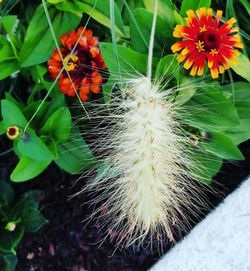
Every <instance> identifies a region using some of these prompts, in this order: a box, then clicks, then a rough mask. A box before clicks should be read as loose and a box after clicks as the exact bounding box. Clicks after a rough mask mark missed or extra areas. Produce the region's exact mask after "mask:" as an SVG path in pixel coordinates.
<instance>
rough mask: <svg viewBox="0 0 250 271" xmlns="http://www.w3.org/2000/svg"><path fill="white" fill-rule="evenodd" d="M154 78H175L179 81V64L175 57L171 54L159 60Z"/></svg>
mask: <svg viewBox="0 0 250 271" xmlns="http://www.w3.org/2000/svg"><path fill="white" fill-rule="evenodd" d="M155 76H156V78H159V79H162V78H163V77H165V76H167V77H169V78H171V77H175V78H176V80H177V81H179V63H178V62H177V60H176V56H175V55H173V54H171V55H166V56H164V57H163V58H161V60H160V62H159V63H158V65H157V68H156V73H155Z"/></svg>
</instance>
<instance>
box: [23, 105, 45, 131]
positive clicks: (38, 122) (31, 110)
mask: <svg viewBox="0 0 250 271" xmlns="http://www.w3.org/2000/svg"><path fill="white" fill-rule="evenodd" d="M41 102H42V100H38V101H35V102H32V103H30V104H29V105H28V106H26V107H25V108H24V109H23V114H24V115H25V117H26V119H31V118H32V117H33V115H34V114H35V112H36V110H37V108H38V107H39V105H40V104H41ZM49 106H50V103H48V102H46V101H45V102H44V104H43V106H42V107H41V108H40V110H39V111H38V112H37V113H36V115H35V117H34V118H33V120H32V126H33V127H36V128H37V129H39V128H40V127H41V126H42V124H43V119H44V117H45V115H46V114H47V112H48V108H49Z"/></svg>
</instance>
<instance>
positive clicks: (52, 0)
mask: <svg viewBox="0 0 250 271" xmlns="http://www.w3.org/2000/svg"><path fill="white" fill-rule="evenodd" d="M47 2H48V3H51V4H58V3H61V2H65V0H47Z"/></svg>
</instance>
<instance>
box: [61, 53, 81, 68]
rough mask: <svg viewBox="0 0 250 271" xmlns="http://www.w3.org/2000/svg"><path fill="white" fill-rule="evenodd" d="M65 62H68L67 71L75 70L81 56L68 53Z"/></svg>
mask: <svg viewBox="0 0 250 271" xmlns="http://www.w3.org/2000/svg"><path fill="white" fill-rule="evenodd" d="M63 62H64V64H66V69H67V71H73V70H74V69H75V68H76V67H77V65H78V63H79V58H78V56H76V55H70V54H68V55H67V56H65V58H64V59H63Z"/></svg>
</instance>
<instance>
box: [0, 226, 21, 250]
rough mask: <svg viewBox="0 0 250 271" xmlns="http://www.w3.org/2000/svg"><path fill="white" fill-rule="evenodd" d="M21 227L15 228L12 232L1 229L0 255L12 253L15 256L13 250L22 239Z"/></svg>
mask: <svg viewBox="0 0 250 271" xmlns="http://www.w3.org/2000/svg"><path fill="white" fill-rule="evenodd" d="M23 234H24V229H23V227H16V229H15V230H14V231H11V232H10V231H7V230H5V229H1V234H0V253H1V252H3V253H12V254H15V253H16V252H15V249H16V247H17V246H18V244H19V243H20V241H21V240H22V238H23Z"/></svg>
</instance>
